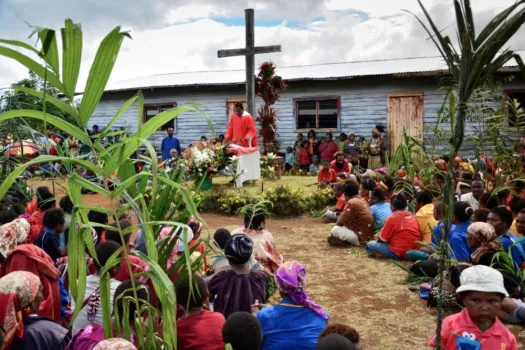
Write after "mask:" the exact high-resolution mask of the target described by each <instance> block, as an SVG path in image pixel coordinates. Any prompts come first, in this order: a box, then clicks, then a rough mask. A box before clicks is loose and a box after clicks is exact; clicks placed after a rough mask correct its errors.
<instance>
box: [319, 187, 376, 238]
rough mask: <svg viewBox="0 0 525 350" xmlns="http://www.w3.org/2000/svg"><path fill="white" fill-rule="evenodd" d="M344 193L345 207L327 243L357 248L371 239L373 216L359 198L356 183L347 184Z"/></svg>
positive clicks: (364, 202)
mask: <svg viewBox="0 0 525 350" xmlns="http://www.w3.org/2000/svg"><path fill="white" fill-rule="evenodd" d="M344 191H345V196H346V200H347V202H346V206H345V208H344V210H343V212H342V213H341V215H339V217H338V218H337V222H336V223H335V226H334V227H332V230H331V235H330V236H329V237H328V243H330V244H331V245H335V246H346V245H349V244H351V245H356V246H358V245H360V244H361V242H367V241H369V240H370V238H371V237H372V234H373V232H374V231H373V230H374V216H373V215H372V212H371V211H370V208H369V207H368V203H367V202H366V201H364V200H363V199H361V198H360V197H359V186H358V185H357V184H356V183H353V182H350V183H347V184H346V185H345V187H344Z"/></svg>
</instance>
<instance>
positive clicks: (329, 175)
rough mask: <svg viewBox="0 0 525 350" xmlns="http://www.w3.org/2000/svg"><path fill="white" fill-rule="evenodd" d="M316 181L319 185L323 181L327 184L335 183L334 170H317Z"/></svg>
mask: <svg viewBox="0 0 525 350" xmlns="http://www.w3.org/2000/svg"><path fill="white" fill-rule="evenodd" d="M317 181H318V182H319V183H322V182H324V181H326V182H328V183H332V182H336V181H337V176H336V174H335V171H334V169H328V170H327V171H325V170H324V169H323V168H321V169H320V170H319V173H317Z"/></svg>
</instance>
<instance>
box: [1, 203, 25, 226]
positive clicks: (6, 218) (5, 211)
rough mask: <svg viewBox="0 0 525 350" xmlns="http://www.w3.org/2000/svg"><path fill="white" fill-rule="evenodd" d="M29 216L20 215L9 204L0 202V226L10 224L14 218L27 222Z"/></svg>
mask: <svg viewBox="0 0 525 350" xmlns="http://www.w3.org/2000/svg"><path fill="white" fill-rule="evenodd" d="M30 216H31V215H29V216H27V215H23V214H22V215H20V214H18V213H17V212H16V211H15V207H14V206H13V205H12V204H11V203H7V202H6V201H4V200H2V201H0V225H4V224H7V223H10V222H12V221H13V220H15V219H16V218H21V219H25V220H29V217H30Z"/></svg>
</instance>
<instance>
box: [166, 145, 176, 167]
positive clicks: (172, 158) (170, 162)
mask: <svg viewBox="0 0 525 350" xmlns="http://www.w3.org/2000/svg"><path fill="white" fill-rule="evenodd" d="M178 161H179V152H177V150H176V149H175V148H173V149H172V150H171V151H170V157H169V158H168V159H167V160H166V162H165V163H164V167H165V168H166V170H168V171H169V170H171V169H173V167H174V166H175V165H177V162H178Z"/></svg>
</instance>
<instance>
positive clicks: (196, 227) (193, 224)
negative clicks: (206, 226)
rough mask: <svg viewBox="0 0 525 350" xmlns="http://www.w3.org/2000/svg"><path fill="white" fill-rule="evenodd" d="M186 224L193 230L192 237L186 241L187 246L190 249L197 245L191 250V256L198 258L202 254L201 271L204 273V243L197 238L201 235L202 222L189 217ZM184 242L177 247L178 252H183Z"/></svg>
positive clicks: (205, 265)
mask: <svg viewBox="0 0 525 350" xmlns="http://www.w3.org/2000/svg"><path fill="white" fill-rule="evenodd" d="M188 226H189V227H190V228H191V230H192V232H193V238H192V239H191V240H190V241H189V243H188V248H189V249H191V248H193V247H194V246H196V245H198V246H197V248H196V249H195V250H194V251H193V253H192V256H193V258H194V259H196V258H198V257H199V256H201V255H202V256H204V257H203V259H202V273H205V272H206V271H208V259H207V258H206V244H204V243H203V242H201V241H200V240H199V239H200V237H201V232H202V227H203V225H202V222H200V221H198V220H197V219H196V218H195V217H193V216H192V217H190V218H189V220H188ZM184 244H185V243H184V242H183V244H182V245H181V246H180V248H182V250H181V249H179V252H180V253H182V252H184V250H183V249H184Z"/></svg>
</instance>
